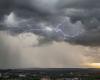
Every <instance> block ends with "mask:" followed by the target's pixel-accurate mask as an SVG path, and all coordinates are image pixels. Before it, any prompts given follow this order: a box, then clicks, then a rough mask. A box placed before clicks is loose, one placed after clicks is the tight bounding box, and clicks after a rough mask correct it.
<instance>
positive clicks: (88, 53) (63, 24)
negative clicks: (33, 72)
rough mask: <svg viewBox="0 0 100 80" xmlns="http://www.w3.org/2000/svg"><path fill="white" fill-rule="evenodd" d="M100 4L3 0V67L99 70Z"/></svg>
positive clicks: (0, 2)
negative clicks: (93, 68)
mask: <svg viewBox="0 0 100 80" xmlns="http://www.w3.org/2000/svg"><path fill="white" fill-rule="evenodd" d="M40 3H41V4H40ZM99 3H100V1H98V0H92V1H91V0H74V1H73V0H0V68H88V67H98V66H99V65H97V64H99V63H100V59H99V58H100V54H99V53H100V47H99V45H100V34H99V33H100V16H99V14H100V5H99ZM95 63H96V64H95ZM96 65H97V66H96Z"/></svg>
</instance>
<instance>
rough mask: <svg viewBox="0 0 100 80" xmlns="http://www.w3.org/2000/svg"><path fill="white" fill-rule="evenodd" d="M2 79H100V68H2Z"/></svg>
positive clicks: (0, 77)
mask: <svg viewBox="0 0 100 80" xmlns="http://www.w3.org/2000/svg"><path fill="white" fill-rule="evenodd" d="M0 80H100V69H83V68H82V69H80V68H35V69H1V70H0Z"/></svg>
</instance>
